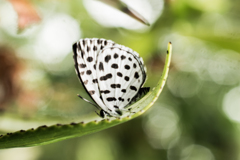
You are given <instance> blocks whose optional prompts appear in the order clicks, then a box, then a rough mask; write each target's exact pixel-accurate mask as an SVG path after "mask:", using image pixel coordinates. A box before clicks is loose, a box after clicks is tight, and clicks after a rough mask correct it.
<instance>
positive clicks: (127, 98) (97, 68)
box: [73, 38, 150, 118]
mask: <svg viewBox="0 0 240 160" xmlns="http://www.w3.org/2000/svg"><path fill="white" fill-rule="evenodd" d="M73 54H74V55H73V59H74V62H75V71H76V74H77V76H78V78H79V80H80V82H81V83H82V85H83V86H84V88H85V90H86V91H87V93H88V94H89V96H90V97H91V98H92V100H93V101H94V102H95V103H96V104H94V103H92V102H90V101H89V100H87V99H85V98H83V97H81V96H80V95H78V96H79V97H80V98H82V99H83V100H85V101H86V102H89V103H91V104H93V105H94V106H95V107H97V108H98V109H99V112H96V113H97V114H98V115H99V116H100V117H102V118H104V117H106V116H108V117H120V116H122V115H124V114H125V113H126V112H128V113H131V109H132V108H130V107H129V106H130V104H132V103H133V102H136V101H137V100H139V99H140V98H141V97H142V96H143V95H145V94H146V93H147V92H148V91H149V89H150V88H149V87H145V88H143V87H142V86H143V85H144V83H145V81H146V78H147V75H146V67H144V63H143V59H142V58H141V57H140V56H139V54H138V53H137V52H135V51H133V50H132V49H130V48H128V47H125V46H123V45H119V44H116V43H115V42H113V41H111V40H106V39H102V38H101V39H99V38H85V39H80V40H79V41H78V42H76V43H75V44H73Z"/></svg>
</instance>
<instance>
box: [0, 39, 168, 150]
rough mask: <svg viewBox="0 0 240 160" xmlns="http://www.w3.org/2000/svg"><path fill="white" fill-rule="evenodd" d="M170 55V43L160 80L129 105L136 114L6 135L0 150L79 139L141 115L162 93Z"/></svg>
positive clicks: (0, 143) (41, 127)
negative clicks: (150, 89)
mask: <svg viewBox="0 0 240 160" xmlns="http://www.w3.org/2000/svg"><path fill="white" fill-rule="evenodd" d="M171 55H172V45H171V42H169V44H168V50H167V55H166V62H165V66H164V70H163V73H162V76H161V79H160V81H159V82H158V84H157V86H156V87H155V88H154V89H153V90H152V91H150V92H149V93H148V94H146V95H145V96H144V97H143V98H141V99H140V100H139V101H137V102H136V103H134V104H132V105H131V108H137V109H138V111H137V112H136V113H134V114H132V115H128V116H125V117H123V118H111V119H103V120H100V121H97V120H95V121H90V122H86V123H85V122H80V123H71V124H56V125H52V126H45V125H44V126H40V127H38V128H36V129H29V130H26V131H24V130H21V131H17V132H14V133H8V134H6V135H2V136H1V138H0V149H4V148H14V147H30V146H37V145H44V144H49V143H53V142H57V141H60V140H64V139H68V138H73V137H80V136H83V135H86V134H90V133H94V132H98V131H101V130H104V129H107V128H110V127H113V126H116V125H118V124H121V123H124V122H127V121H129V120H131V119H133V118H136V117H138V116H140V115H142V114H143V113H144V112H146V111H147V110H148V109H149V108H150V107H151V106H152V105H153V104H154V102H155V101H156V100H157V98H158V96H159V95H160V93H161V92H162V89H163V87H164V85H165V82H166V79H167V76H168V71H169V65H170V59H171Z"/></svg>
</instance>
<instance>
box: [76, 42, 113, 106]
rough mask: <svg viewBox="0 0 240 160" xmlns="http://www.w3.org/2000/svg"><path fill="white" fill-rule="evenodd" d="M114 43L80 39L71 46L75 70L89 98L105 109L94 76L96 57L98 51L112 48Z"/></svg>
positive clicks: (95, 75)
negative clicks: (107, 47) (108, 47)
mask: <svg viewBox="0 0 240 160" xmlns="http://www.w3.org/2000/svg"><path fill="white" fill-rule="evenodd" d="M112 45H114V42H112V41H110V40H105V39H97V38H96V39H81V40H80V41H78V42H77V43H75V44H74V45H73V51H74V60H75V70H76V73H77V75H78V77H79V79H80V81H81V83H82V84H83V86H84V88H85V89H86V91H87V93H88V94H89V95H90V97H91V98H92V99H93V100H94V101H95V102H96V103H97V104H98V105H99V106H100V107H101V108H103V109H104V108H105V109H107V108H106V107H105V105H104V104H103V102H102V100H101V98H100V96H101V95H100V92H99V89H98V83H97V74H96V57H97V54H98V53H99V51H100V50H101V49H102V48H104V47H106V46H112Z"/></svg>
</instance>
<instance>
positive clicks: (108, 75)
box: [100, 73, 112, 81]
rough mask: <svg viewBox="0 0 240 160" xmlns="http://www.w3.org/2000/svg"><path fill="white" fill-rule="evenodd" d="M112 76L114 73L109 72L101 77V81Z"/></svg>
mask: <svg viewBox="0 0 240 160" xmlns="http://www.w3.org/2000/svg"><path fill="white" fill-rule="evenodd" d="M110 78H112V74H111V73H109V74H107V75H105V76H102V77H100V81H106V80H107V79H110Z"/></svg>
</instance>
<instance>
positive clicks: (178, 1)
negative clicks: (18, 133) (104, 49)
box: [0, 0, 240, 160]
mask: <svg viewBox="0 0 240 160" xmlns="http://www.w3.org/2000/svg"><path fill="white" fill-rule="evenodd" d="M88 1H90V0H83V1H81V0H73V1H71V2H70V1H54V0H51V1H38V0H34V1H28V3H27V4H28V5H29V3H31V5H32V6H31V9H33V8H34V9H35V10H36V13H38V15H39V17H40V18H36V17H35V18H32V19H33V21H31V18H30V21H28V23H27V24H28V25H26V26H28V27H26V28H25V29H21V30H19V29H18V21H17V13H16V12H15V11H14V9H13V7H11V4H10V2H8V1H3V0H1V1H0V27H1V30H0V44H1V46H4V47H5V48H6V47H8V48H9V50H10V51H11V53H8V52H6V50H3V49H2V48H1V50H0V52H1V53H0V55H4V54H5V55H6V56H7V54H15V57H17V61H15V63H16V64H15V66H19V65H20V66H21V69H20V70H17V71H15V72H16V75H13V76H11V77H12V80H11V82H13V84H14V85H13V87H16V88H12V91H16V92H15V93H14V95H11V97H7V98H6V97H5V98H6V99H8V102H4V107H2V106H1V117H0V119H1V121H0V132H1V133H6V132H12V131H15V130H19V129H28V128H33V127H37V126H39V125H44V124H47V125H49V124H54V123H55V122H59V123H69V122H73V121H75V122H79V121H81V120H86V119H91V118H92V117H95V116H96V115H95V113H94V110H95V108H94V107H93V106H91V105H89V104H86V103H85V102H83V101H82V100H80V99H79V98H78V97H77V96H76V94H77V93H79V94H81V95H82V96H83V97H86V98H88V99H89V97H88V95H87V94H86V93H85V91H84V89H83V87H82V86H81V84H80V83H79V81H78V79H77V76H76V75H75V72H74V67H73V60H72V53H71V44H72V43H73V42H75V41H77V40H78V39H79V38H84V37H89V38H91V37H99V38H105V39H111V40H113V41H115V42H117V43H119V44H123V45H126V46H128V47H130V48H132V49H134V50H135V51H137V52H138V53H139V54H140V55H141V56H142V57H143V58H144V61H145V63H146V65H147V68H148V80H147V83H146V84H145V86H150V87H153V86H156V83H157V81H158V79H159V78H160V75H159V74H157V73H159V71H161V70H162V68H163V62H164V57H165V51H166V44H167V42H168V41H172V43H173V61H172V67H171V69H170V75H169V80H168V81H167V87H165V88H164V90H163V93H162V94H161V96H160V98H159V99H158V101H157V103H156V104H155V106H153V108H152V109H151V110H150V111H148V112H147V113H146V114H145V115H144V116H142V117H140V118H137V119H134V120H132V121H130V122H128V123H125V124H122V125H119V126H116V127H113V128H110V129H107V130H104V131H101V132H99V133H95V134H92V135H88V136H85V137H81V138H75V139H70V140H66V141H62V142H57V143H54V144H50V145H46V146H42V147H31V148H19V149H10V150H2V151H1V152H0V159H11V160H15V159H18V160H21V159H23V160H42V159H52V160H54V159H58V160H64V159H72V160H79V159H89V160H90V159H99V160H100V159H104V160H108V159H109V160H110V159H139V160H141V159H144V160H145V159H152V160H154V159H156V160H159V159H163V160H166V159H167V160H178V159H179V160H193V159H194V160H198V159H201V160H202V159H203V160H226V159H228V160H240V154H239V150H240V139H239V133H240V130H239V129H240V125H239V123H240V98H239V97H240V86H239V82H240V72H239V70H240V54H239V53H240V31H239V27H240V17H239V10H240V1H238V0H212V1H207V0H195V1H192V0H165V1H164V3H162V2H161V1H159V0H144V1H141V3H143V2H144V3H145V4H146V3H149V4H151V5H150V6H151V7H152V10H153V12H152V14H155V13H156V15H158V16H157V18H155V19H153V20H149V19H150V18H151V16H145V15H144V14H146V13H145V12H147V11H146V10H147V9H149V6H147V5H143V6H144V7H145V8H144V7H143V8H142V10H141V7H137V6H139V5H140V3H136V4H134V2H136V1H133V0H132V3H133V5H131V7H132V8H134V9H136V10H137V11H138V12H139V14H142V15H143V17H145V18H146V19H147V20H149V22H150V25H151V26H150V27H147V26H146V27H144V26H139V28H138V29H132V28H131V29H129V28H127V26H126V27H125V26H124V25H125V24H132V22H130V21H128V19H126V22H125V24H122V25H121V26H117V25H113V26H109V25H108V26H104V25H102V24H100V23H98V20H97V19H96V17H94V16H93V14H91V13H92V12H90V10H91V9H92V8H91V4H90V3H89V2H88ZM124 2H126V1H124ZM139 2H140V1H139ZM99 3H100V2H99ZM126 3H127V2H126ZM129 3H130V2H129ZM159 3H162V4H163V5H164V6H163V10H162V11H160V9H159V8H157V6H158V4H159ZM129 5H130V4H129ZM99 6H100V5H99ZM135 6H136V8H135ZM151 7H150V9H151ZM99 8H100V9H101V7H99ZM99 8H95V10H94V9H92V10H93V12H97V14H99V15H100V14H101V12H100V11H99V10H98V9H99ZM105 11H107V9H106V10H105ZM148 11H149V10H148ZM150 11H151V10H150ZM158 11H159V12H158ZM34 13H35V12H34ZM108 15H109V16H113V18H115V19H116V20H118V19H119V21H120V17H118V16H115V17H114V13H113V12H112V11H111V12H109V13H108ZM62 17H63V18H62ZM149 17H150V18H149ZM152 17H154V16H152ZM108 18H109V17H102V18H101V19H100V20H101V21H102V23H104V22H105V21H106V20H107V19H108ZM148 18H149V19H148ZM26 19H27V20H29V19H28V18H26ZM36 19H37V20H38V21H36ZM31 22H32V23H31ZM51 22H56V23H55V24H52V23H51ZM114 23H115V22H114ZM137 23H138V22H136V23H133V24H132V25H133V27H135V25H136V26H138V24H137ZM46 26H48V27H46ZM51 27H52V28H51ZM49 28H51V29H49ZM65 45H66V46H68V48H67V49H65V48H64V46H65ZM2 64H3V63H1V64H0V65H2ZM0 68H1V67H0ZM6 69H7V68H6ZM1 72H2V70H1ZM4 72H8V71H4ZM9 72H10V71H9ZM15 72H11V74H14V73H15ZM0 75H2V74H0ZM13 77H14V78H13ZM5 88H6V87H3V82H2V81H0V101H2V100H3V97H4V96H3V95H6V94H3V93H6V92H5V90H4V89H5ZM15 97H16V98H15ZM5 98H4V99H5ZM81 106H83V107H81ZM13 153H14V154H13Z"/></svg>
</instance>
